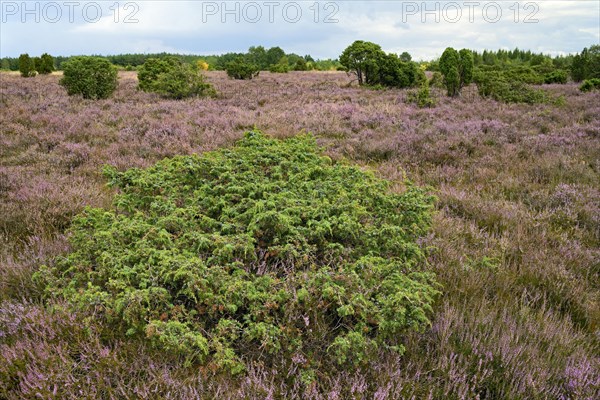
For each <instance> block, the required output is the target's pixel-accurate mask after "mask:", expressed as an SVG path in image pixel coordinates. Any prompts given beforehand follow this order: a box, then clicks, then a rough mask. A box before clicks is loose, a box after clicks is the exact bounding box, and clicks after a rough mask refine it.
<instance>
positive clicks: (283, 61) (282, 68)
mask: <svg viewBox="0 0 600 400" xmlns="http://www.w3.org/2000/svg"><path fill="white" fill-rule="evenodd" d="M289 70H290V66H289V65H288V59H287V57H286V56H283V57H281V58H280V59H279V62H278V63H277V64H272V65H271V66H270V67H269V71H270V72H275V73H280V74H281V73H287V72H289Z"/></svg>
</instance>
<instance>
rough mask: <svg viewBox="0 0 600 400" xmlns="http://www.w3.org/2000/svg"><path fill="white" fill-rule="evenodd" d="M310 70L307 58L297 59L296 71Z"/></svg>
mask: <svg viewBox="0 0 600 400" xmlns="http://www.w3.org/2000/svg"><path fill="white" fill-rule="evenodd" d="M307 70H308V64H307V63H306V60H305V59H304V58H299V59H298V60H296V63H295V64H294V71H307Z"/></svg>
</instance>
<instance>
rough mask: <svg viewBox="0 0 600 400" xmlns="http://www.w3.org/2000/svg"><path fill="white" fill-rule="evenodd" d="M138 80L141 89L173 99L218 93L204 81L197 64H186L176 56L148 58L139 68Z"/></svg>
mask: <svg viewBox="0 0 600 400" xmlns="http://www.w3.org/2000/svg"><path fill="white" fill-rule="evenodd" d="M138 82H139V84H138V87H139V88H140V89H141V90H143V91H145V92H154V93H158V94H159V95H161V96H162V97H166V98H171V99H184V98H187V97H195V96H214V95H215V94H216V91H215V89H214V88H213V86H212V85H211V84H210V83H207V82H205V81H204V77H203V75H202V74H201V72H200V70H199V68H198V66H197V64H194V65H190V64H185V63H183V62H181V61H180V60H179V59H177V58H175V57H167V58H163V59H159V58H149V59H148V60H146V62H145V63H144V64H143V65H142V66H141V67H140V68H139V70H138Z"/></svg>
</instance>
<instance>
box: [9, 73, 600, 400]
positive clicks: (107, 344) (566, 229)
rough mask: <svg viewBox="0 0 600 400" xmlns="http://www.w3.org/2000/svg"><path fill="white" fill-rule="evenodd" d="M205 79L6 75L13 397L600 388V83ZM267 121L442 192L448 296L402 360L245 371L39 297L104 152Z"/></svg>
mask: <svg viewBox="0 0 600 400" xmlns="http://www.w3.org/2000/svg"><path fill="white" fill-rule="evenodd" d="M207 75H208V80H209V81H210V82H211V83H213V84H214V86H215V88H216V89H217V91H218V92H219V96H218V97H217V98H215V99H193V100H183V101H174V100H163V99H161V98H159V97H157V96H156V95H153V94H148V93H144V92H139V91H137V90H136V85H137V82H136V77H135V73H131V72H121V73H120V82H119V88H118V90H117V92H116V93H115V95H114V96H113V98H111V99H108V100H98V101H92V100H83V99H81V98H77V97H73V98H69V97H68V96H67V95H66V93H65V91H64V89H63V88H62V87H60V86H59V85H58V80H59V79H60V77H59V76H58V75H54V74H53V75H50V76H37V77H34V78H28V79H25V78H20V77H19V76H17V75H15V74H5V73H2V74H0V88H1V96H0V126H1V132H0V301H1V302H2V303H1V304H0V383H1V384H0V398H3V397H6V398H9V399H24V398H25V399H29V398H32V399H33V398H39V397H40V396H41V397H42V398H45V399H46V398H56V399H75V398H90V399H91V398H132V399H133V398H152V399H163V398H172V399H179V398H206V399H211V398H222V399H227V398H232V399H234V398H235V399H237V398H244V399H254V398H256V399H264V398H285V399H289V398H323V399H335V398H338V399H346V398H353V399H362V398H365V399H366V398H376V399H401V398H407V399H410V398H415V399H422V398H450V399H463V398H481V399H483V398H485V399H594V398H598V396H599V395H600V92H598V91H595V92H592V93H581V92H580V91H579V90H578V88H577V86H576V85H575V84H566V85H545V86H543V88H544V89H545V90H547V91H548V92H550V93H551V94H552V95H553V96H560V95H562V96H564V99H565V102H564V104H561V105H544V104H542V105H523V104H519V105H514V104H513V105H507V104H502V103H498V102H496V101H493V100H483V99H481V98H480V97H479V96H478V95H477V91H476V88H475V87H469V88H466V89H465V90H464V91H463V95H462V96H461V97H460V98H456V99H451V98H447V97H445V96H444V95H443V93H441V92H436V93H435V94H436V98H437V102H438V104H437V106H436V107H435V108H431V109H419V108H416V106H414V105H411V104H406V103H405V102H404V99H405V97H406V93H407V91H406V90H383V91H375V90H367V89H362V88H358V87H356V86H348V85H347V83H348V81H349V80H350V79H349V78H348V77H347V76H346V74H345V73H313V72H306V73H305V72H294V73H288V74H269V73H261V74H260V76H259V78H258V79H255V80H251V81H234V80H229V79H227V77H226V75H225V73H222V72H209V73H208V74H207ZM253 127H257V128H259V129H261V130H262V131H263V132H265V133H266V134H268V135H272V136H275V137H289V136H292V135H295V134H297V133H298V132H301V131H307V132H312V133H314V134H315V135H316V137H317V138H318V141H319V143H320V144H321V145H323V146H324V147H325V148H326V153H327V154H328V155H329V156H330V157H332V158H341V157H345V158H347V159H349V160H351V161H352V162H354V163H357V164H360V165H363V166H364V167H365V168H372V169H374V170H376V171H377V174H378V175H379V176H381V177H384V178H386V179H390V180H394V181H397V182H398V186H400V182H401V180H402V179H403V177H405V176H406V177H408V178H409V179H410V180H412V181H414V182H416V183H417V184H419V185H428V186H430V187H431V188H432V189H431V190H432V192H434V194H435V195H436V196H437V197H438V202H437V213H436V215H435V222H434V227H433V232H432V234H431V235H430V236H429V237H428V238H426V240H425V241H424V242H423V246H427V247H430V248H431V249H430V253H429V264H430V268H431V270H432V271H434V272H435V273H436V274H437V277H438V281H439V282H440V283H441V284H442V292H443V295H442V296H441V297H440V298H439V300H438V302H437V303H436V305H435V308H434V309H435V314H434V316H433V320H432V326H431V328H430V329H429V330H427V331H425V332H423V333H413V334H410V335H408V336H407V337H406V339H405V342H406V353H405V355H404V356H402V357H398V356H394V355H391V354H386V353H382V355H381V358H380V361H379V362H377V363H375V364H374V365H370V366H369V368H368V369H366V370H364V371H358V372H356V373H348V372H345V371H332V372H331V373H330V374H328V375H326V376H321V377H319V379H318V380H317V383H318V384H316V385H311V386H309V387H302V386H299V385H286V381H290V380H289V377H290V376H293V375H294V374H295V373H297V371H294V370H290V371H274V370H271V369H269V368H264V367H262V366H260V365H254V366H251V367H250V368H249V372H248V374H247V375H246V376H244V377H242V378H239V379H231V378H228V377H225V376H212V375H211V374H210V373H209V372H207V371H204V370H199V369H198V368H186V367H183V366H182V365H181V364H180V363H179V362H178V360H177V359H174V358H169V357H164V356H162V355H161V354H159V353H157V352H155V351H153V350H152V349H150V348H148V347H147V346H146V344H145V342H138V341H134V340H107V339H106V338H105V337H103V336H102V334H101V332H100V329H99V327H98V326H97V324H94V322H93V320H92V321H90V319H89V318H88V319H87V320H86V321H87V322H86V323H89V325H88V326H85V324H84V323H83V321H84V318H85V316H82V315H76V314H72V313H69V312H66V311H64V310H62V309H61V308H60V307H54V308H49V307H46V306H44V305H42V303H41V290H40V288H39V287H38V286H37V285H36V283H35V282H34V281H33V280H32V274H33V273H34V272H35V271H36V269H37V268H38V267H39V266H40V265H42V264H45V263H50V262H51V261H52V259H53V258H54V257H56V256H60V255H61V254H64V253H65V252H67V251H68V245H67V243H66V239H65V232H66V230H67V229H68V227H69V224H70V221H71V218H72V217H73V216H74V215H76V214H77V213H79V212H80V211H81V210H82V209H83V208H84V207H85V206H93V207H111V199H112V192H111V191H110V190H109V189H108V188H107V187H106V182H105V181H104V179H103V178H102V176H101V167H102V165H104V164H110V165H114V166H116V167H117V168H118V169H120V170H124V169H127V168H130V167H145V166H150V165H152V164H154V163H155V162H156V161H158V160H160V159H162V158H164V157H168V156H172V155H176V154H191V153H198V152H204V151H207V150H212V149H216V148H220V147H223V146H230V145H232V144H233V143H234V141H235V140H236V139H238V138H240V137H241V136H242V134H243V133H244V132H245V131H246V130H248V129H251V128H253ZM38 394H39V396H38Z"/></svg>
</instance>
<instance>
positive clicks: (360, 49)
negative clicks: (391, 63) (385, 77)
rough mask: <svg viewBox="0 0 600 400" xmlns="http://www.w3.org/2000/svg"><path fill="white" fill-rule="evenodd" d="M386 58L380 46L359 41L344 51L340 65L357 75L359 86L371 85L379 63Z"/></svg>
mask: <svg viewBox="0 0 600 400" xmlns="http://www.w3.org/2000/svg"><path fill="white" fill-rule="evenodd" d="M384 57H385V53H384V52H383V50H381V46H379V45H378V44H375V43H372V42H365V41H362V40H357V41H355V42H354V43H352V44H351V45H350V46H348V47H347V48H346V49H345V50H344V52H343V53H342V55H341V56H340V63H341V64H342V65H343V66H344V67H346V68H347V69H348V71H350V72H352V73H354V74H356V78H357V79H358V84H359V85H364V84H365V83H368V84H371V82H372V81H373V76H374V75H376V74H377V61H378V60H381V59H382V58H384Z"/></svg>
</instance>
